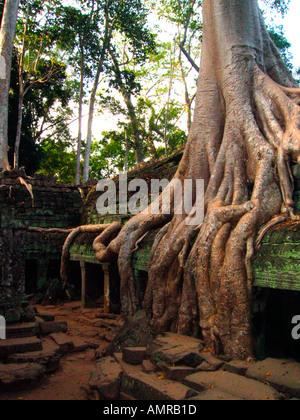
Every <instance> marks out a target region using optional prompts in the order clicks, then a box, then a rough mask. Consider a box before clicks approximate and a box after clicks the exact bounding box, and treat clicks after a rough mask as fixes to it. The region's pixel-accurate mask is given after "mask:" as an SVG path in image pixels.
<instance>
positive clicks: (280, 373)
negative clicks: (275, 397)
mask: <svg viewBox="0 0 300 420" xmlns="http://www.w3.org/2000/svg"><path fill="white" fill-rule="evenodd" d="M246 376H247V377H248V378H252V379H256V380H258V381H262V382H268V383H269V384H270V385H272V386H273V387H274V388H276V389H277V390H279V391H280V392H283V393H288V394H290V395H291V396H292V397H296V398H300V364H299V363H297V362H295V361H294V360H283V359H272V358H269V359H266V360H264V361H262V362H258V363H256V364H254V365H253V366H251V367H249V368H248V370H247V373H246Z"/></svg>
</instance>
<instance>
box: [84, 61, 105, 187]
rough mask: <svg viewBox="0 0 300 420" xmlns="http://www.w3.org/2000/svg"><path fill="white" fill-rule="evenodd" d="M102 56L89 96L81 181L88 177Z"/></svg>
mask: <svg viewBox="0 0 300 420" xmlns="http://www.w3.org/2000/svg"><path fill="white" fill-rule="evenodd" d="M103 61H104V60H103V57H102V58H101V60H100V62H99V63H98V67H97V73H96V76H95V80H94V85H93V89H92V92H91V97H90V106H89V118H88V129H87V139H86V149H85V157H84V167H83V183H85V182H87V181H88V179H89V169H90V156H91V145H92V138H93V120H94V111H95V103H96V94H97V90H98V86H99V81H100V75H101V73H102V71H103Z"/></svg>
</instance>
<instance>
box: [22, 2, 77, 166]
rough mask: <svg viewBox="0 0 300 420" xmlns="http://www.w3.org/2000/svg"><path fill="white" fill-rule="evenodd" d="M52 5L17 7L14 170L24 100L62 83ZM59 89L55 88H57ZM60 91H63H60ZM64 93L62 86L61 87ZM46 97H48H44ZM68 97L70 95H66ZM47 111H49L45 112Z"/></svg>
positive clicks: (31, 3) (27, 4)
mask: <svg viewBox="0 0 300 420" xmlns="http://www.w3.org/2000/svg"><path fill="white" fill-rule="evenodd" d="M52 3H53V2H52V1H49V2H46V1H44V2H38V1H33V0H31V1H28V2H27V3H26V4H24V5H22V4H21V7H20V18H19V20H18V25H17V31H16V39H15V43H14V48H15V53H16V57H17V61H18V86H19V95H18V96H19V98H18V112H17V130H16V139H15V144H14V168H17V169H18V168H19V150H20V143H21V135H22V122H23V113H24V100H25V97H26V95H28V93H29V92H30V91H31V90H33V89H34V90H36V91H37V90H39V89H42V86H43V85H46V86H47V87H48V89H49V87H50V86H51V85H52V86H53V85H55V84H59V83H60V82H62V79H63V77H62V74H63V73H64V72H65V68H66V65H65V64H64V63H62V62H61V61H60V60H59V59H58V57H57V54H56V51H55V48H54V42H55V40H56V39H57V33H56V31H55V30H54V23H55V19H54V16H55V17H56V11H57V9H56V7H53V4H52ZM57 90H59V88H58V89H57ZM60 90H61V91H62V90H63V88H60ZM65 90H66V87H65ZM46 96H48V97H49V95H47V94H46ZM69 96H70V95H69ZM48 111H49V109H48Z"/></svg>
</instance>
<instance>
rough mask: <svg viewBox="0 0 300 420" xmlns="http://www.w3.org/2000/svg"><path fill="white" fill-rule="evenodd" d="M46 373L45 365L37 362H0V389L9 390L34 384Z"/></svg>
mask: <svg viewBox="0 0 300 420" xmlns="http://www.w3.org/2000/svg"><path fill="white" fill-rule="evenodd" d="M44 373H45V369H44V367H43V366H41V365H39V364H36V363H29V364H28V363H27V364H22V365H18V364H8V365H2V364H0V389H2V390H6V391H7V390H10V389H12V390H13V389H15V388H16V387H19V386H25V385H26V386H27V385H31V386H32V385H33V384H35V383H36V382H39V381H40V380H41V379H42V377H43V375H44Z"/></svg>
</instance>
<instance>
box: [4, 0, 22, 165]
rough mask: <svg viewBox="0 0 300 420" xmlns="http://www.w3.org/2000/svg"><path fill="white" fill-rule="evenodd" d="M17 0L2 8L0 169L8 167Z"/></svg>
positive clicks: (10, 1) (9, 1) (7, 1)
mask: <svg viewBox="0 0 300 420" xmlns="http://www.w3.org/2000/svg"><path fill="white" fill-rule="evenodd" d="M18 9H19V0H6V1H5V4H4V8H3V14H2V21H1V30H0V59H1V67H2V71H3V70H4V74H1V75H0V170H1V169H9V163H8V157H7V145H8V128H7V123H8V98H9V86H10V72H11V61H12V52H13V40H14V36H15V32H16V25H17V17H18Z"/></svg>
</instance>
